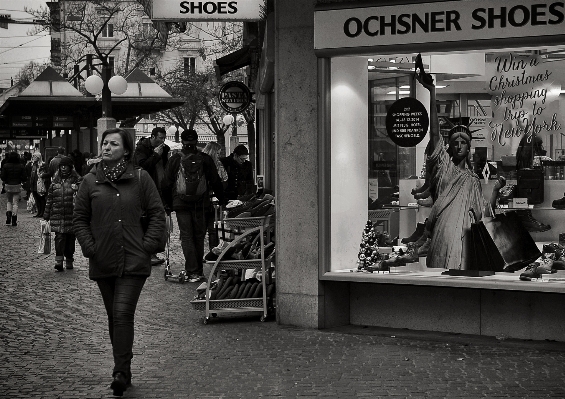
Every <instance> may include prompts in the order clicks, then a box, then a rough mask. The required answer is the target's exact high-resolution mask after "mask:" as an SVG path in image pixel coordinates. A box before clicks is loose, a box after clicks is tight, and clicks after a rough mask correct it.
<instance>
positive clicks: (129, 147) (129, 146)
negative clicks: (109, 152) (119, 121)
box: [100, 128, 135, 161]
mask: <svg viewBox="0 0 565 399" xmlns="http://www.w3.org/2000/svg"><path fill="white" fill-rule="evenodd" d="M113 133H118V134H119V135H120V137H121V138H122V143H123V146H124V150H125V151H127V153H128V154H127V155H124V159H125V160H126V161H130V160H131V159H132V158H133V152H134V150H135V149H134V148H133V138H132V137H131V134H129V133H128V132H126V131H125V130H124V129H119V128H115V129H108V130H105V131H104V133H102V137H101V138H100V150H102V143H104V139H105V138H106V136H107V135H109V134H113ZM100 152H102V151H100Z"/></svg>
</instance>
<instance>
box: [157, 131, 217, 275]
mask: <svg viewBox="0 0 565 399" xmlns="http://www.w3.org/2000/svg"><path fill="white" fill-rule="evenodd" d="M181 141H182V144H183V148H182V150H181V152H179V153H177V154H174V155H173V156H171V158H170V159H169V162H168V163H167V167H166V169H165V176H164V178H163V182H162V186H161V189H162V194H163V200H164V202H165V204H166V210H167V212H170V211H171V210H173V211H175V213H176V215H177V223H178V226H179V232H180V240H181V247H182V252H183V254H184V261H185V263H184V268H185V270H186V275H187V280H188V281H189V282H198V281H200V280H202V279H204V270H203V266H204V265H203V258H204V238H205V236H206V227H207V220H206V216H207V214H209V211H210V208H211V207H212V202H211V200H210V191H213V192H214V196H215V197H216V198H218V200H219V202H220V204H224V203H225V201H224V189H223V186H222V180H221V179H220V176H219V175H218V170H217V168H216V165H215V163H214V160H213V159H212V158H211V157H210V156H209V155H208V154H204V153H202V152H201V151H199V150H198V148H197V147H196V144H197V143H198V134H197V133H196V131H195V130H193V129H188V130H185V131H184V132H182V134H181Z"/></svg>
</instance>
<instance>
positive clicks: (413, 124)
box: [386, 97, 430, 147]
mask: <svg viewBox="0 0 565 399" xmlns="http://www.w3.org/2000/svg"><path fill="white" fill-rule="evenodd" d="M429 124H430V119H429V116H428V112H427V111H426V107H424V104H422V103H421V102H420V101H418V100H417V99H415V98H412V97H405V98H401V99H400V100H397V101H395V102H394V103H393V104H392V105H391V106H390V108H389V110H388V112H387V114H386V131H387V133H388V136H389V137H390V139H391V140H392V141H393V142H394V143H395V144H396V145H398V146H400V147H414V146H415V145H416V144H418V143H420V142H421V141H422V140H423V139H424V137H425V136H426V133H427V131H428V126H429Z"/></svg>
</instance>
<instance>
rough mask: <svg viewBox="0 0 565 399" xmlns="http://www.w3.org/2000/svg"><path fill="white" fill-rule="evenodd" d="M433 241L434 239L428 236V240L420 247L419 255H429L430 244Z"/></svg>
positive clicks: (421, 256)
mask: <svg viewBox="0 0 565 399" xmlns="http://www.w3.org/2000/svg"><path fill="white" fill-rule="evenodd" d="M431 243H432V239H431V238H428V239H427V240H426V242H425V243H424V244H423V245H422V246H421V247H420V248H418V257H420V258H423V257H426V256H428V251H429V250H430V245H431Z"/></svg>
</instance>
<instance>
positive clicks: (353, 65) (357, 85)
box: [326, 47, 565, 282]
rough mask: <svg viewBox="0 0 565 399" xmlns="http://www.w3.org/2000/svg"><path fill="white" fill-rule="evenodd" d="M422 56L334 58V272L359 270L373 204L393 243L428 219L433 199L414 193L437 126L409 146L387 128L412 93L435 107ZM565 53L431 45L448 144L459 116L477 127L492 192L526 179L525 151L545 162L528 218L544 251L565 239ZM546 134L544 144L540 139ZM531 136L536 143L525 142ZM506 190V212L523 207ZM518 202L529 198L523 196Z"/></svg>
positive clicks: (538, 163) (485, 190)
mask: <svg viewBox="0 0 565 399" xmlns="http://www.w3.org/2000/svg"><path fill="white" fill-rule="evenodd" d="M415 56H416V54H406V55H401V56H395V57H391V56H381V57H379V56H378V55H375V56H373V57H371V59H372V60H379V61H368V57H361V56H359V57H335V58H332V60H331V96H330V99H331V104H330V109H331V129H330V132H331V140H329V142H330V143H331V144H330V147H331V148H330V151H329V152H330V158H331V173H330V175H331V184H330V189H329V193H330V197H331V201H330V206H329V208H330V210H331V212H330V226H331V234H330V236H331V242H330V245H328V252H329V254H330V256H329V259H330V265H328V266H327V269H326V270H327V271H347V272H354V271H356V269H357V267H358V265H359V263H358V259H359V258H358V255H359V251H360V249H359V248H360V243H361V239H360V237H361V234H362V232H364V229H365V227H366V223H367V220H368V219H369V220H371V212H370V211H371V210H374V211H379V212H380V213H379V216H378V217H377V216H375V218H374V220H371V221H372V222H373V223H374V226H375V227H376V228H377V229H378V230H379V231H380V232H387V233H389V239H390V240H389V241H388V243H389V244H392V243H394V244H398V243H399V241H400V240H402V239H403V238H409V237H411V236H412V235H414V234H415V233H416V232H417V226H418V224H420V225H423V223H424V221H425V220H426V218H427V217H429V216H430V214H431V209H432V208H431V206H432V205H433V198H432V197H428V198H429V199H426V198H418V199H417V198H415V196H414V195H413V193H412V190H413V189H414V188H417V187H418V186H421V185H423V184H424V183H425V173H424V171H425V169H424V166H425V161H426V154H425V151H426V147H427V143H428V141H429V132H428V133H427V134H426V133H425V134H423V135H422V137H421V141H419V142H418V143H417V144H415V145H412V146H400V145H397V144H395V142H393V140H391V138H390V136H389V131H388V130H387V127H386V118H387V114H388V113H389V111H390V109H391V106H392V105H393V104H395V102H396V101H399V100H401V99H404V98H406V97H412V98H415V99H417V100H418V101H419V102H420V103H421V104H422V105H423V106H424V107H425V109H426V112H427V114H428V115H431V112H430V111H431V110H430V96H429V92H428V91H427V90H426V89H425V88H424V87H423V86H421V85H420V84H419V83H417V82H415V81H414V79H413V76H414V68H415V65H414V60H415ZM391 58H393V59H395V61H394V62H392V61H391ZM563 59H565V48H560V47H552V48H534V49H520V50H519V51H518V50H511V49H497V50H489V51H482V52H478V51H476V52H468V53H463V52H459V53H453V54H425V55H424V54H423V63H424V65H425V70H426V71H427V72H428V73H430V74H431V75H432V76H433V78H434V83H435V87H436V108H435V111H436V112H437V117H438V120H439V129H440V136H441V139H440V144H441V145H448V144H449V140H448V135H449V132H450V130H451V129H452V127H453V126H454V125H464V126H467V127H468V129H469V131H470V134H471V137H472V140H471V143H470V153H469V155H468V163H467V167H469V168H470V169H471V170H472V171H473V172H474V173H475V174H476V176H477V177H478V178H479V182H480V184H481V187H482V195H483V198H484V199H485V200H486V201H489V200H490V198H491V193H492V191H493V190H492V188H493V185H494V182H495V179H496V177H497V176H501V175H502V176H504V177H505V178H506V179H507V184H509V185H516V184H517V169H519V167H518V166H517V162H519V160H518V158H520V156H522V157H524V155H523V154H524V152H523V151H526V152H527V151H530V152H528V153H527V154H529V155H528V157H529V160H530V162H531V163H530V165H531V166H533V167H539V168H541V169H542V170H543V171H544V173H545V182H544V192H545V198H544V199H543V200H542V202H539V201H538V202H531V203H526V206H527V207H528V209H529V210H528V212H527V214H528V220H525V221H524V223H525V225H526V226H527V229H529V230H528V234H530V235H531V237H532V239H533V240H534V241H535V242H536V243H537V244H538V247H539V248H540V250H541V249H542V247H543V244H545V243H555V244H557V243H560V244H561V245H565V238H563V235H562V234H561V233H562V232H563V231H565V218H563V219H562V218H561V217H560V213H559V212H558V209H563V207H562V205H561V203H565V198H561V197H563V192H565V172H564V170H565V144H564V143H563V136H564V135H565V117H564V115H565V112H564V111H563V110H565V98H564V93H565V91H564V90H563V87H565V74H564V73H563V71H564V70H565V69H564V68H563ZM398 60H400V61H398ZM368 66H372V68H368ZM363 68H364V69H365V70H363ZM362 79H365V81H364V82H362ZM364 121H367V123H366V124H365V125H364ZM532 133H534V134H535V135H536V136H537V139H535V140H534V141H533V142H532V141H528V140H527V139H528V137H529V136H530V135H531V134H532ZM538 141H539V147H540V148H541V150H539V149H538V148H537V147H534V144H535V145H537V144H536V143H537V142H538ZM365 143H366V146H365ZM524 143H532V144H531V147H528V148H525V146H526V144H524ZM521 146H522V149H521ZM523 148H525V150H523ZM530 148H531V149H530ZM522 150H523V151H522ZM538 150H539V152H537V151H538ZM365 151H366V152H365ZM521 151H522V152H521ZM520 154H522V155H520ZM560 162H561V163H560ZM360 176H362V177H360ZM552 180H554V181H552ZM367 193H368V195H367ZM419 199H423V200H426V201H418V200H419ZM500 199H501V198H498V197H497V198H496V200H497V201H498V202H497V204H498V206H499V209H498V211H497V212H505V211H506V210H507V209H508V210H513V207H514V203H513V202H508V201H507V200H505V201H500ZM555 200H557V202H553V201H555ZM560 201H561V202H560ZM516 204H517V205H516V206H520V203H519V201H517V202H516ZM371 205H373V206H374V208H373V209H370V206H371ZM381 211H382V212H381ZM375 214H376V213H375ZM385 214H386V215H385ZM385 246H388V247H389V249H388V250H385V251H384V252H383V254H386V253H389V252H392V251H393V247H392V246H391V245H385ZM418 258H419V259H418V260H417V261H416V262H413V263H417V265H415V266H414V268H415V269H417V270H418V271H419V272H430V273H432V272H433V270H428V269H427V268H426V266H425V253H424V256H423V257H418ZM422 262H423V263H424V265H423V266H422ZM525 266H526V265H523V267H522V268H524V267H525ZM461 267H462V268H465V267H466V266H465V265H462V266H461ZM408 270H409V269H408V268H405V269H402V270H400V269H398V270H396V271H404V272H408ZM436 272H437V271H436ZM343 276H345V275H343ZM372 276H375V278H378V277H379V275H377V274H373V275H372ZM518 277H519V274H517V275H516V281H517V282H519V281H520V280H519V279H518Z"/></svg>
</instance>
